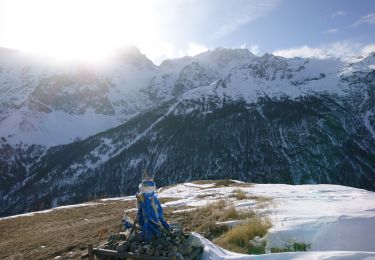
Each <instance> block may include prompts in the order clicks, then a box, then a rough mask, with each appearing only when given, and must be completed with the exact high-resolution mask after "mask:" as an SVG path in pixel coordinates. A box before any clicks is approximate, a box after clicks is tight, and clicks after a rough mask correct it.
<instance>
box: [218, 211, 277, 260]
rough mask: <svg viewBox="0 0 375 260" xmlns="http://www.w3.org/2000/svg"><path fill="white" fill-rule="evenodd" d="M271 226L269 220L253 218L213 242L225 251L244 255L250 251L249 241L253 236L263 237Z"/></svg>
mask: <svg viewBox="0 0 375 260" xmlns="http://www.w3.org/2000/svg"><path fill="white" fill-rule="evenodd" d="M271 226H272V224H271V221H270V219H269V218H266V217H263V218H262V217H259V216H253V217H251V218H249V219H247V220H246V221H245V222H244V223H242V224H239V225H237V226H235V227H234V228H232V229H230V230H229V231H228V232H226V233H224V234H222V235H221V236H220V237H218V238H217V239H214V242H215V243H216V244H218V245H219V246H221V247H223V248H225V249H228V250H231V251H234V252H238V253H245V254H246V253H249V252H250V251H251V246H250V244H249V241H250V240H252V239H253V238H254V237H255V236H259V237H263V236H264V235H265V234H266V233H267V231H268V229H269V228H271Z"/></svg>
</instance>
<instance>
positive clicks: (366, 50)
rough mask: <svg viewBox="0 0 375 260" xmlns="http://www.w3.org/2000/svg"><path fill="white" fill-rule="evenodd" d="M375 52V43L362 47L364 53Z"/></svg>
mask: <svg viewBox="0 0 375 260" xmlns="http://www.w3.org/2000/svg"><path fill="white" fill-rule="evenodd" d="M372 52H375V44H368V45H366V46H364V47H363V48H362V54H365V55H366V54H369V53H372Z"/></svg>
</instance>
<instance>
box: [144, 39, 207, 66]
mask: <svg viewBox="0 0 375 260" xmlns="http://www.w3.org/2000/svg"><path fill="white" fill-rule="evenodd" d="M139 48H140V49H141V51H142V52H143V53H144V54H145V55H146V56H147V57H148V58H149V59H150V60H152V61H153V62H154V63H155V64H160V63H161V62H162V61H164V60H166V59H176V58H181V57H184V56H195V55H197V54H199V53H202V52H205V51H208V50H209V48H208V47H206V46H205V45H203V44H199V43H195V42H191V43H189V44H188V46H187V48H186V49H184V50H183V49H177V48H176V47H175V46H173V45H172V44H170V43H168V42H164V41H163V42H157V43H155V44H153V45H150V44H145V45H139Z"/></svg>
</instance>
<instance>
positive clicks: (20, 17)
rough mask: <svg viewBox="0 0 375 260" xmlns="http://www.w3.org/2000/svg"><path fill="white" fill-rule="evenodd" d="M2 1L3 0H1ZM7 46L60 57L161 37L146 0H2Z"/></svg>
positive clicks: (94, 56)
mask: <svg viewBox="0 0 375 260" xmlns="http://www.w3.org/2000/svg"><path fill="white" fill-rule="evenodd" d="M0 1H1V0H0ZM2 5H3V6H1V8H2V18H1V19H2V21H1V26H2V27H1V33H2V35H1V38H0V41H1V42H0V44H1V46H3V47H9V48H13V49H19V50H22V51H27V52H33V53H38V54H43V55H47V56H52V57H55V58H61V59H88V60H98V59H103V58H105V57H106V56H107V55H109V54H110V53H111V51H113V49H116V48H119V47H121V46H122V45H124V44H135V45H142V44H144V43H145V42H149V41H152V40H153V39H155V38H157V37H158V28H157V22H156V21H155V19H156V18H155V16H154V14H153V13H152V10H151V8H150V7H149V5H148V4H147V1H146V0H134V1H130V0H33V1H30V0H24V1H22V0H3V2H2Z"/></svg>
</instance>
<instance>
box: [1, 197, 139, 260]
mask: <svg viewBox="0 0 375 260" xmlns="http://www.w3.org/2000/svg"><path fill="white" fill-rule="evenodd" d="M134 207H135V203H134V201H126V202H124V201H111V202H103V204H99V205H93V206H87V207H79V208H70V209H59V210H54V211H52V212H49V213H41V214H35V215H33V216H24V217H17V218H10V219H3V220H0V259H51V258H54V257H55V256H63V257H64V258H65V259H78V257H79V255H81V254H82V253H83V251H84V250H86V246H87V244H89V243H93V244H97V243H98V232H99V231H100V230H108V232H116V231H118V230H119V229H120V227H121V217H122V215H123V210H124V209H125V208H127V209H130V208H134ZM106 238H107V236H106V234H104V235H103V239H106ZM70 252H71V253H70Z"/></svg>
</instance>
